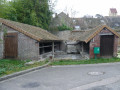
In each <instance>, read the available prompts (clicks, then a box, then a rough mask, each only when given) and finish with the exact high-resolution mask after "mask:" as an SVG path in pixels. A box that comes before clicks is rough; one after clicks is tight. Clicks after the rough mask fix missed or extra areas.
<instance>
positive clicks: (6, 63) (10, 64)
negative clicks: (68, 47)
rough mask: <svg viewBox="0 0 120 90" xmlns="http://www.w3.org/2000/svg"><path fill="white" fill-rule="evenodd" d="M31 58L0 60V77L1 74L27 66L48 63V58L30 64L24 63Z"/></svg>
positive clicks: (31, 66)
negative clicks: (24, 59)
mask: <svg viewBox="0 0 120 90" xmlns="http://www.w3.org/2000/svg"><path fill="white" fill-rule="evenodd" d="M30 61H31V60H26V61H23V60H12V59H2V60H0V77H1V76H3V75H8V74H11V73H14V72H18V71H22V70H26V69H29V68H33V67H37V66H41V65H44V64H46V63H48V60H45V61H40V62H36V63H34V64H32V65H25V63H26V62H30Z"/></svg>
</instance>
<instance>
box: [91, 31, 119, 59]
mask: <svg viewBox="0 0 120 90" xmlns="http://www.w3.org/2000/svg"><path fill="white" fill-rule="evenodd" d="M102 34H103V35H104V34H106V35H107V34H108V35H110V34H112V33H111V32H110V31H109V30H102V31H101V32H100V33H99V34H97V35H96V36H95V37H94V38H93V39H92V40H91V41H90V46H89V48H90V50H89V55H90V58H94V57H95V55H94V52H93V51H94V47H100V35H102ZM113 45H114V48H113V56H117V45H118V37H117V36H115V35H114V44H113ZM97 56H98V57H100V54H99V55H97Z"/></svg>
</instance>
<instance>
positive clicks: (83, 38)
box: [74, 25, 120, 43]
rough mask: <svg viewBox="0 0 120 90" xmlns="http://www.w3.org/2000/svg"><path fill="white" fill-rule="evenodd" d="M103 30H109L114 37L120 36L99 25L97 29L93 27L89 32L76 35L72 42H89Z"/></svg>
mask: <svg viewBox="0 0 120 90" xmlns="http://www.w3.org/2000/svg"><path fill="white" fill-rule="evenodd" d="M103 28H107V29H108V30H110V31H111V32H112V33H113V34H115V35H116V36H118V37H120V35H119V34H118V33H117V32H116V31H114V30H112V29H111V28H109V27H108V26H106V25H99V26H97V27H95V28H94V29H91V30H89V31H85V32H84V33H82V34H80V35H78V37H76V38H74V40H78V41H84V42H86V43H87V42H89V41H90V40H91V39H92V38H93V37H95V36H96V35H97V34H98V33H99V32H100V31H102V30H103Z"/></svg>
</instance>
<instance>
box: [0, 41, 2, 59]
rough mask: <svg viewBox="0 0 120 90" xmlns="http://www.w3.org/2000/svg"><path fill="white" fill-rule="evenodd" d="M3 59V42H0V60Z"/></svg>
mask: <svg viewBox="0 0 120 90" xmlns="http://www.w3.org/2000/svg"><path fill="white" fill-rule="evenodd" d="M2 58H3V42H2V41H0V59H2Z"/></svg>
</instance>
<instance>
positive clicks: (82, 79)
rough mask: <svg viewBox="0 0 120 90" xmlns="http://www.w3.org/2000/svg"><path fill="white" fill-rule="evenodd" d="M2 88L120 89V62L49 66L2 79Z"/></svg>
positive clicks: (51, 89) (39, 89) (59, 89)
mask: <svg viewBox="0 0 120 90" xmlns="http://www.w3.org/2000/svg"><path fill="white" fill-rule="evenodd" d="M89 72H103V74H101V75H89V74H88V73H89ZM93 74H96V73H93ZM0 90H120V63H116V64H102V65H99V64H97V65H73V66H53V67H47V68H43V69H40V70H37V71H34V72H30V73H28V74H25V75H22V76H18V77H15V78H12V79H9V80H5V81H2V82H0Z"/></svg>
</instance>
